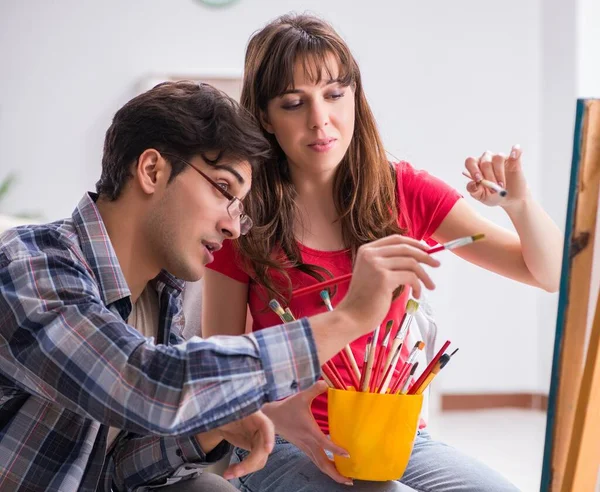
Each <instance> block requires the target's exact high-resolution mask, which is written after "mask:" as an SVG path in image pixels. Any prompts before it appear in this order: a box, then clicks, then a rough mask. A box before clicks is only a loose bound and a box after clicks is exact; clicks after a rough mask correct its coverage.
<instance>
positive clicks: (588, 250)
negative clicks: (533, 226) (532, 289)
mask: <svg viewBox="0 0 600 492" xmlns="http://www.w3.org/2000/svg"><path fill="white" fill-rule="evenodd" d="M577 112H578V117H577V120H578V122H577V125H578V128H576V134H575V142H574V157H573V168H572V169H573V170H577V167H576V166H578V172H577V173H575V174H573V175H572V181H571V196H570V197H569V202H570V207H573V209H570V210H569V212H568V218H567V231H566V233H567V236H566V237H567V238H568V239H569V241H568V242H566V243H565V252H564V259H563V274H562V275H563V278H562V279H561V297H560V301H559V321H558V324H560V325H561V326H560V332H559V326H557V343H558V345H557V346H559V353H558V358H559V362H558V365H557V364H556V362H557V361H556V359H555V367H553V382H552V388H551V392H550V407H549V413H548V426H549V427H548V428H550V427H552V435H551V437H550V439H549V438H548V433H547V443H546V455H545V457H544V460H545V463H544V472H543V474H542V486H541V490H542V492H547V491H548V490H550V491H552V492H558V491H562V490H563V488H562V482H563V478H564V472H565V467H566V463H567V457H568V452H569V443H570V442H571V432H572V429H573V425H574V422H575V410H576V404H577V400H578V392H579V388H580V385H581V378H582V374H583V359H584V353H585V352H584V347H585V341H586V326H587V314H588V307H589V297H590V284H591V271H592V264H593V249H594V243H595V238H596V217H597V214H598V196H599V193H600V145H599V142H600V101H579V103H578V108H577ZM579 125H580V126H579ZM579 152H581V154H580V155H579ZM579 161H580V163H579ZM575 184H576V188H574V187H573V186H574V185H575ZM569 231H570V235H569ZM565 284H566V285H565ZM561 316H562V318H561ZM559 333H560V334H562V339H558V338H559ZM556 356H557V351H556V350H555V358H556ZM557 368H558V370H557ZM554 405H555V406H554ZM549 454H550V455H551V456H550V457H549V458H550V459H548V455H549ZM548 461H551V465H550V466H549V464H548ZM549 468H550V473H548V469H549ZM569 492H571V491H569ZM576 492H579V491H578V490H577V491H576ZM582 492H583V491H582Z"/></svg>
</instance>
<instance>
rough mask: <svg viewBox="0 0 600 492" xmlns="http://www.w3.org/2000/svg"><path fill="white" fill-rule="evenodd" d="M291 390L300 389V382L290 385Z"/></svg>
mask: <svg viewBox="0 0 600 492" xmlns="http://www.w3.org/2000/svg"><path fill="white" fill-rule="evenodd" d="M290 388H292V389H293V390H295V389H298V381H292V384H290Z"/></svg>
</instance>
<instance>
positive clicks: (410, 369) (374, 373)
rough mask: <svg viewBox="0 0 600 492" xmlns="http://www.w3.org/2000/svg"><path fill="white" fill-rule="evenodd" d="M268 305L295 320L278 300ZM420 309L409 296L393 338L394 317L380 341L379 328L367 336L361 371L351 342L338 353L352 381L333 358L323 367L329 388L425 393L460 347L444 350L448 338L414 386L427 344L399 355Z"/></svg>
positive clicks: (328, 302) (324, 297) (283, 317)
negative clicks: (450, 352) (401, 359)
mask: <svg viewBox="0 0 600 492" xmlns="http://www.w3.org/2000/svg"><path fill="white" fill-rule="evenodd" d="M320 295H321V299H322V300H323V303H324V304H325V306H326V307H327V309H328V310H329V311H332V310H333V305H332V303H331V299H330V297H329V292H328V291H327V290H326V289H325V290H322V291H321V292H320ZM269 307H270V308H271V309H272V310H273V311H274V312H275V313H276V314H277V315H278V316H279V318H280V319H281V320H282V321H283V322H285V323H288V322H290V321H294V320H295V319H296V318H295V317H294V315H293V314H292V312H291V311H290V309H289V308H286V309H284V308H283V307H282V306H281V304H280V303H279V302H278V301H276V300H275V299H272V300H271V301H270V302H269ZM418 308H419V303H418V302H417V301H415V300H413V299H410V300H409V301H408V302H407V304H406V309H405V313H404V316H403V317H402V320H401V322H400V326H399V327H398V330H397V332H396V334H395V336H394V337H393V338H392V331H393V327H394V322H393V320H389V321H388V322H387V323H386V325H385V334H384V336H383V339H382V340H381V343H379V339H380V338H381V337H380V327H377V328H376V329H375V331H374V332H373V335H372V336H370V337H369V338H368V340H367V343H366V346H365V354H364V358H363V361H362V370H361V369H360V368H359V366H358V364H357V362H356V359H355V357H354V353H353V352H352V349H351V347H350V346H349V345H346V347H344V350H342V351H341V352H340V353H339V354H338V355H339V356H340V360H341V362H342V364H343V366H344V368H345V369H346V372H347V373H348V376H349V379H350V382H349V384H347V383H346V382H345V381H346V379H345V378H344V377H343V376H342V375H341V373H340V371H339V370H338V368H337V367H336V365H335V364H334V363H333V361H332V360H330V361H328V362H326V363H325V364H324V365H323V366H322V368H321V369H322V374H321V375H322V376H323V379H324V380H325V381H326V382H327V384H328V385H329V386H330V387H332V388H336V389H341V390H351V391H363V392H369V393H380V394H386V393H388V394H409V395H413V394H421V393H423V391H425V389H426V388H427V386H429V384H430V383H431V381H432V380H433V378H434V377H435V376H436V375H437V374H438V373H439V372H440V371H441V370H442V369H443V368H444V367H445V366H446V364H448V362H449V361H450V358H451V357H452V355H454V354H455V353H456V352H457V351H458V349H456V350H455V351H454V352H453V353H452V354H450V355H448V354H446V353H444V352H445V351H446V349H447V348H448V346H449V345H450V341H449V340H448V341H446V343H444V345H443V346H442V348H441V349H440V351H439V352H438V353H437V354H436V356H435V357H434V358H433V359H432V360H431V362H430V364H429V365H428V366H427V368H426V369H425V370H424V371H423V373H422V374H421V376H420V377H419V378H418V379H417V380H416V381H415V382H414V383H413V384H412V385H411V381H412V380H413V376H414V374H415V372H416V369H417V367H418V365H419V363H418V362H417V361H416V358H417V356H418V354H419V352H420V351H421V350H423V348H424V347H425V343H424V342H422V341H418V342H417V343H415V345H414V346H413V347H412V349H411V351H410V353H409V355H408V357H407V358H406V360H405V361H404V362H400V355H401V352H402V347H403V344H404V341H405V338H406V335H407V334H408V330H409V328H410V325H411V323H412V320H413V318H414V315H415V313H416V312H417V309H418ZM390 341H391V344H390Z"/></svg>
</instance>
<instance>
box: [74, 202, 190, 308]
mask: <svg viewBox="0 0 600 492" xmlns="http://www.w3.org/2000/svg"><path fill="white" fill-rule="evenodd" d="M97 199H98V195H97V194H96V193H92V192H88V193H86V194H85V195H84V196H83V198H82V199H81V200H80V201H79V204H78V205H77V207H76V208H75V210H74V211H73V214H72V219H73V224H74V226H75V229H76V231H77V235H78V237H79V242H80V244H81V249H82V251H83V254H84V256H85V259H86V261H87V262H88V263H89V265H90V267H91V269H92V271H93V272H94V275H95V276H96V279H97V281H98V284H99V287H100V295H101V296H102V301H103V302H104V304H105V305H107V306H108V305H109V304H112V303H113V302H115V301H118V300H120V299H123V298H125V297H130V296H131V292H130V290H129V287H128V285H127V282H126V281H125V276H124V275H123V272H122V271H121V266H120V265H119V259H118V258H117V255H116V253H115V250H114V249H113V246H112V243H111V241H110V237H109V236H108V232H107V230H106V227H104V221H103V220H102V217H101V215H100V212H99V210H98V207H97V206H96V200H97ZM156 280H158V281H160V282H163V283H164V284H165V285H167V286H168V287H170V288H172V289H175V290H177V291H179V292H181V291H182V290H183V286H184V281H183V280H180V279H178V278H176V277H174V276H173V275H171V274H170V273H168V272H166V271H164V270H163V271H161V272H160V274H159V275H158V276H157V277H156Z"/></svg>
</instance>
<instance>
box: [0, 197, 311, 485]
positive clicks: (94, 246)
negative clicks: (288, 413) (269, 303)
mask: <svg viewBox="0 0 600 492" xmlns="http://www.w3.org/2000/svg"><path fill="white" fill-rule="evenodd" d="M154 283H155V287H156V289H157V292H158V295H159V309H160V329H159V334H158V337H157V343H156V344H155V343H154V341H153V340H152V339H146V338H144V337H143V336H142V335H141V334H140V333H139V332H138V331H136V330H135V329H133V328H132V327H130V326H128V325H127V324H126V323H125V322H124V320H125V319H127V318H128V316H129V313H130V311H131V301H130V292H129V289H128V287H127V283H126V282H125V278H124V276H123V273H122V272H121V270H120V267H119V262H118V260H117V257H116V255H115V252H114V250H113V248H112V245H111V242H110V239H109V237H108V234H107V232H106V229H105V227H104V224H103V222H102V219H101V217H100V215H99V213H98V209H97V208H96V205H95V195H93V194H86V195H85V196H84V197H83V199H82V200H81V201H80V203H79V205H78V206H77V208H76V209H75V211H74V212H73V215H72V217H71V219H66V220H63V221H59V222H54V223H51V224H46V225H40V226H25V227H19V228H16V229H12V230H9V231H7V232H5V233H4V234H2V235H0V464H1V465H0V490H10V491H16V490H19V491H37V490H60V491H68V492H72V491H75V490H79V491H93V490H110V489H111V487H113V488H114V489H117V490H125V489H126V490H131V489H134V488H135V487H137V486H138V485H140V484H143V483H148V482H149V481H152V480H156V479H165V478H167V477H172V476H175V477H176V476H180V475H185V474H186V473H189V472H190V469H192V470H193V468H194V467H202V466H204V463H205V462H206V460H209V461H210V459H211V457H210V456H209V457H207V456H205V455H204V453H203V452H202V450H201V449H200V448H199V446H198V445H197V443H196V440H195V438H194V437H193V435H194V434H197V433H200V432H205V431H207V430H209V429H213V428H215V427H218V426H220V425H223V424H225V423H228V422H231V421H234V420H237V419H240V418H242V417H244V416H247V415H250V414H251V413H253V412H255V411H256V410H258V409H259V408H260V407H261V406H262V405H263V404H264V403H265V402H267V401H273V400H278V399H281V398H285V397H287V396H290V395H292V394H295V393H297V392H298V391H300V390H303V389H306V388H308V387H309V386H310V385H311V384H313V383H314V382H315V381H316V380H317V379H318V376H319V363H318V360H317V356H316V347H315V345H314V340H313V338H312V332H311V329H310V326H309V324H308V322H307V321H306V320H301V321H298V322H295V323H291V324H288V325H283V326H278V327H274V328H273V329H270V330H263V331H260V332H258V333H256V334H253V335H248V336H239V337H213V338H210V339H207V340H203V339H201V338H199V337H194V338H191V339H190V340H188V341H187V342H185V343H184V342H183V341H182V339H181V338H179V336H178V333H180V330H181V328H182V325H183V322H184V320H183V316H182V310H181V297H182V296H181V290H182V285H183V283H182V282H181V281H179V280H177V279H175V278H174V277H173V276H171V275H169V274H167V273H166V272H163V273H161V274H160V275H159V277H157V278H156V279H155V281H154ZM108 426H113V427H117V428H120V429H123V431H121V432H120V434H119V437H118V438H117V440H116V441H115V443H114V444H113V446H111V452H110V453H109V455H108V458H106V437H107V431H108ZM160 436H162V437H160ZM226 447H227V445H226V444H223V445H220V446H219V447H217V449H216V450H215V451H214V453H211V455H212V457H213V459H214V458H216V457H218V456H220V455H221V454H223V451H225V450H226ZM182 470H183V473H182ZM196 471H197V470H196Z"/></svg>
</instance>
